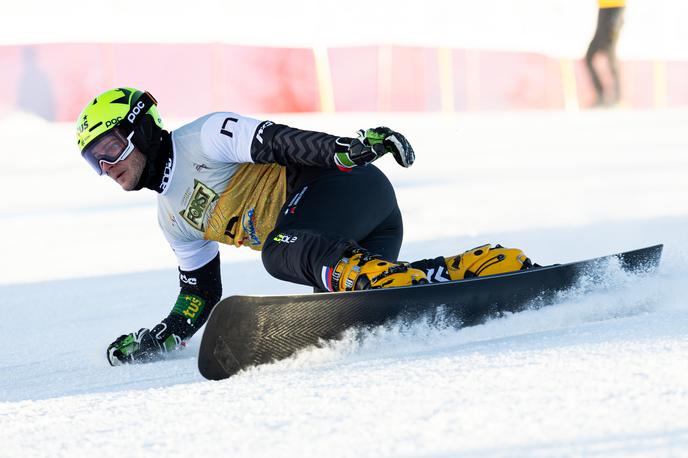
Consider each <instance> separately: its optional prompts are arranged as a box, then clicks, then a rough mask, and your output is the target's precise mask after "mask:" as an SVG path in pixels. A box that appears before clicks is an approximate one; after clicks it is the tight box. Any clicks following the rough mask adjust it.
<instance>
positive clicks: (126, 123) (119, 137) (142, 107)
mask: <svg viewBox="0 0 688 458" xmlns="http://www.w3.org/2000/svg"><path fill="white" fill-rule="evenodd" d="M156 104H157V102H156V100H155V99H154V98H153V96H152V95H150V94H149V93H148V92H144V93H143V94H141V96H140V97H139V98H138V99H137V100H136V103H134V104H133V105H132V106H131V108H130V109H129V112H128V113H127V114H126V116H125V117H124V118H122V119H121V120H120V121H119V122H118V123H117V124H116V125H115V127H113V128H112V129H110V130H108V131H107V132H104V133H102V134H101V135H99V136H98V137H96V138H95V140H93V141H92V142H91V143H89V144H88V146H87V147H86V148H84V149H83V151H81V156H82V157H83V158H84V159H86V162H88V163H89V164H90V165H91V167H93V169H94V170H95V171H96V172H97V173H98V175H102V174H103V173H104V172H103V164H109V165H115V164H116V163H118V162H120V161H123V160H125V159H126V158H127V157H129V155H130V154H131V153H132V151H134V142H132V140H131V139H132V137H133V136H134V130H135V129H136V127H137V126H138V125H139V124H141V120H142V119H143V118H144V115H145V114H146V113H147V112H148V110H149V109H150V107H152V106H153V105H156Z"/></svg>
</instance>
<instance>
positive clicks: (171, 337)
mask: <svg viewBox="0 0 688 458" xmlns="http://www.w3.org/2000/svg"><path fill="white" fill-rule="evenodd" d="M182 346H184V342H183V341H182V339H181V338H180V337H179V336H177V335H175V334H173V333H172V332H170V331H168V329H167V325H166V324H165V323H160V324H158V325H157V326H155V327H154V328H153V329H152V330H151V329H146V328H142V329H139V330H138V331H136V332H132V333H131V334H126V335H123V336H120V337H118V338H117V340H115V341H114V342H112V343H111V344H110V346H109V347H108V349H107V357H108V361H109V362H110V365H112V366H119V365H120V364H128V363H135V362H136V363H139V362H141V363H147V362H152V361H157V360H159V359H162V358H163V356H164V355H165V353H167V352H170V351H173V350H176V349H178V348H180V347H182Z"/></svg>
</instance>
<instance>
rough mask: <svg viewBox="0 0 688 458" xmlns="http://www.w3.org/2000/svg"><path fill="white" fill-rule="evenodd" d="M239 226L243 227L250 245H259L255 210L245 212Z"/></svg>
mask: <svg viewBox="0 0 688 458" xmlns="http://www.w3.org/2000/svg"><path fill="white" fill-rule="evenodd" d="M241 225H242V226H243V227H244V232H245V233H246V235H247V236H248V239H249V241H250V242H251V245H260V238H259V237H258V233H257V231H256V209H255V208H251V209H250V210H249V211H247V212H246V214H245V215H244V217H243V218H242V221H241Z"/></svg>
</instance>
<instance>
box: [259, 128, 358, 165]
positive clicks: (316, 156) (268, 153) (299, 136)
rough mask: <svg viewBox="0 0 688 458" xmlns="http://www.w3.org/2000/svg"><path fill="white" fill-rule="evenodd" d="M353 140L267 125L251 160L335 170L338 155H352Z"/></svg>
mask: <svg viewBox="0 0 688 458" xmlns="http://www.w3.org/2000/svg"><path fill="white" fill-rule="evenodd" d="M352 140H353V139H352V138H349V137H335V136H334V135H330V134H326V133H324V132H313V131H309V130H301V129H294V128H293V127H289V126H285V125H284V124H275V123H273V122H272V121H263V122H262V123H260V124H259V125H258V128H257V129H256V133H255V135H254V136H253V141H252V142H251V159H253V162H255V163H256V164H271V163H277V164H280V165H284V166H293V165H299V166H315V167H331V168H335V167H336V166H337V165H336V164H335V162H334V155H335V153H339V152H346V151H348V149H349V145H350V144H351V141H352Z"/></svg>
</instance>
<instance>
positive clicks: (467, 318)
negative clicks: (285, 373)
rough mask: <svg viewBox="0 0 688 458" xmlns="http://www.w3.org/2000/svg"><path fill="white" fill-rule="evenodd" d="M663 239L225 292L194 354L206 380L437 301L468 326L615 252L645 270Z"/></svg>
mask: <svg viewBox="0 0 688 458" xmlns="http://www.w3.org/2000/svg"><path fill="white" fill-rule="evenodd" d="M662 247H663V245H655V246H651V247H647V248H642V249H639V250H634V251H629V252H626V253H621V254H618V255H612V256H606V257H602V258H596V259H591V260H587V261H580V262H573V263H569V264H560V265H553V266H547V267H537V268H533V269H529V270H524V271H519V272H514V273H509V274H501V275H493V276H489V277H477V278H471V279H467V280H461V281H452V282H445V283H433V284H428V285H419V286H408V287H403V288H390V289H378V290H369V291H356V292H348V293H324V294H303V295H292V296H231V297H228V298H226V299H223V300H222V301H220V303H218V304H217V305H216V306H215V309H214V310H213V312H212V313H211V314H210V318H209V319H208V322H207V324H206V327H205V332H204V333H203V340H202V341H201V348H200V352H199V355H198V368H199V370H200V371H201V374H202V375H203V376H204V377H205V378H207V379H211V380H220V379H224V378H227V377H230V376H232V375H233V374H235V373H237V372H238V371H240V370H242V369H245V368H247V367H250V366H254V365H258V364H264V363H268V362H271V361H276V360H280V359H284V358H287V357H289V356H291V355H293V354H294V353H295V352H296V351H298V350H301V349H303V348H306V347H308V346H311V345H318V343H319V342H322V341H323V340H329V339H336V338H338V337H340V336H341V334H342V332H343V331H344V330H346V329H348V328H351V327H354V326H357V327H360V326H375V325H380V324H382V323H385V322H387V321H389V320H392V319H394V318H400V317H402V318H404V319H405V318H409V319H413V318H414V317H418V316H419V315H424V314H427V313H429V312H432V311H433V310H434V311H436V310H437V309H438V308H439V306H443V307H442V313H443V314H444V315H445V316H448V317H449V318H450V319H451V320H452V321H453V322H455V323H456V324H457V326H470V325H475V324H479V323H481V322H484V321H485V320H486V319H488V318H490V317H493V316H496V315H498V314H500V313H503V312H516V311H519V310H523V309H524V308H525V307H526V306H528V305H532V304H535V305H536V306H543V305H548V304H550V303H552V301H553V300H554V299H555V298H556V294H557V293H559V292H561V291H564V290H566V289H568V288H571V287H572V286H575V285H576V282H577V281H578V279H579V278H580V277H581V275H588V276H590V281H588V282H586V285H588V286H590V285H591V284H592V285H594V284H595V283H596V281H597V282H599V281H601V280H600V277H599V275H597V276H596V273H599V272H600V271H602V270H603V266H604V265H605V264H606V263H607V262H609V261H614V259H613V258H618V262H619V263H620V266H621V267H622V268H623V269H624V270H626V271H652V270H654V269H655V268H656V267H657V265H658V264H659V260H660V258H661V255H662Z"/></svg>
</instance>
